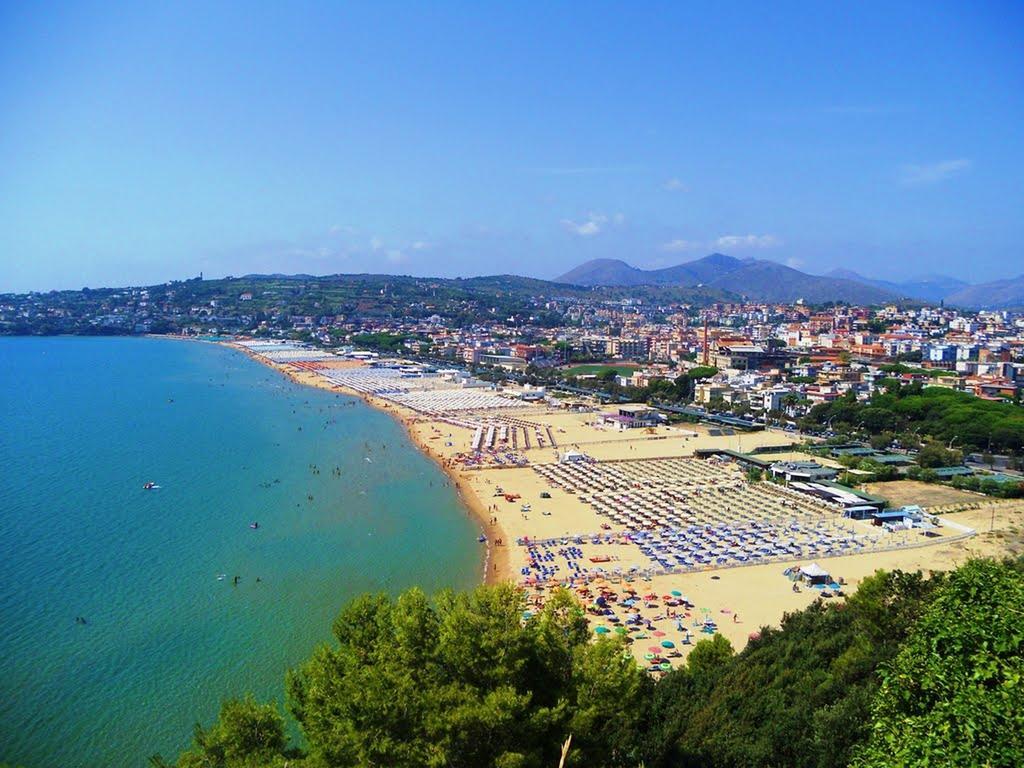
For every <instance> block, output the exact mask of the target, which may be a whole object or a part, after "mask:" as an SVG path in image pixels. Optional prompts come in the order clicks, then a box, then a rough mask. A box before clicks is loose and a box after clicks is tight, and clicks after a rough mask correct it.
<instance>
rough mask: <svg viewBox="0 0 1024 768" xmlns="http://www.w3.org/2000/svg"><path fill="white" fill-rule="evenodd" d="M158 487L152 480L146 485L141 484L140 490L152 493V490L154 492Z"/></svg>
mask: <svg viewBox="0 0 1024 768" xmlns="http://www.w3.org/2000/svg"><path fill="white" fill-rule="evenodd" d="M159 487H160V486H159V485H157V484H156V483H154V482H153V481H152V480H150V481H149V482H148V483H143V485H142V490H144V491H152V490H155V489H157V488H159Z"/></svg>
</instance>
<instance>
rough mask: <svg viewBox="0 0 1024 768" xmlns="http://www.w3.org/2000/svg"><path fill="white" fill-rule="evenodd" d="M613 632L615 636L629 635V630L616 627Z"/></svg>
mask: <svg viewBox="0 0 1024 768" xmlns="http://www.w3.org/2000/svg"><path fill="white" fill-rule="evenodd" d="M614 631H615V634H617V635H625V634H628V633H629V630H628V629H626V628H625V627H616V628H615V630H614Z"/></svg>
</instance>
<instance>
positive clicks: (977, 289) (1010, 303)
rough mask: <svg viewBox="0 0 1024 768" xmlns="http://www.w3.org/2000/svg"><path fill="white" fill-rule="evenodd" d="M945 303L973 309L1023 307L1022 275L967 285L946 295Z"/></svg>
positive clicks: (1023, 279) (1023, 278) (1023, 276)
mask: <svg viewBox="0 0 1024 768" xmlns="http://www.w3.org/2000/svg"><path fill="white" fill-rule="evenodd" d="M946 303H947V304H952V305H954V306H959V307H971V308H973V309H1017V308H1020V307H1024V275H1018V276H1017V277H1011V278H1008V279H1006V280H993V281H992V282H990V283H980V284H978V285H969V286H967V287H966V288H963V289H961V290H959V291H956V292H955V293H951V294H950V295H949V296H947V297H946Z"/></svg>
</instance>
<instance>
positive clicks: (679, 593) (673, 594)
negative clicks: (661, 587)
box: [672, 589, 683, 597]
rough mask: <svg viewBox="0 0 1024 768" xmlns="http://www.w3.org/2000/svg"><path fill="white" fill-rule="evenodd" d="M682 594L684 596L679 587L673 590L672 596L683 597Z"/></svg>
mask: <svg viewBox="0 0 1024 768" xmlns="http://www.w3.org/2000/svg"><path fill="white" fill-rule="evenodd" d="M682 596H683V593H682V592H680V591H679V590H678V589H673V590H672V597H682Z"/></svg>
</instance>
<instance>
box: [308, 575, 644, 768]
mask: <svg viewBox="0 0 1024 768" xmlns="http://www.w3.org/2000/svg"><path fill="white" fill-rule="evenodd" d="M524 608H525V603H524V597H523V594H522V592H521V591H520V590H519V589H518V588H516V587H515V586H513V585H511V584H506V585H501V586H497V587H480V588H478V589H476V590H474V591H472V592H469V593H460V594H453V593H441V594H440V595H438V596H437V597H436V598H435V599H434V601H433V602H431V601H429V600H428V599H427V598H426V596H425V595H423V593H422V592H419V591H418V590H410V591H408V592H405V593H403V594H402V595H401V596H399V598H398V599H397V600H392V599H391V598H388V597H387V596H384V595H375V596H367V597H363V598H360V599H357V600H356V601H354V602H353V603H350V604H349V605H348V606H347V607H346V608H345V609H344V610H343V611H342V613H341V615H340V616H339V617H338V620H337V621H336V622H335V625H334V634H335V638H336V639H337V641H338V644H337V646H335V647H327V646H324V647H321V648H320V649H318V650H317V651H316V653H315V654H314V656H313V658H312V659H311V660H310V661H309V662H307V663H306V664H304V665H303V666H302V667H301V668H300V669H299V670H298V671H297V672H296V673H294V674H292V675H291V676H290V677H289V684H288V688H289V702H290V707H291V710H292V712H293V714H294V715H295V718H296V719H297V720H298V722H299V724H300V725H301V726H302V730H303V732H304V734H305V736H306V739H307V741H308V743H309V747H310V753H311V756H312V757H313V758H315V759H316V760H318V761H319V762H320V763H322V764H324V765H327V766H356V765H360V766H361V765H389V766H410V768H411V766H423V765H427V766H433V765H437V766H442V765H443V766H466V767H467V768H469V767H470V766H513V765H524V766H525V765H531V766H532V765H542V764H543V765H553V764H556V763H557V760H558V756H559V753H560V748H561V744H562V743H563V741H564V740H565V738H566V736H567V735H568V734H570V733H571V734H572V737H573V740H572V750H571V752H570V755H569V762H568V765H589V764H593V762H594V759H598V758H596V757H595V756H598V755H599V756H600V757H599V760H600V762H602V763H603V764H605V765H632V764H635V759H634V751H633V746H632V745H634V744H635V743H636V741H637V738H636V736H635V731H636V730H637V728H639V725H640V724H641V722H642V720H643V712H644V706H643V702H644V699H645V698H646V697H647V696H648V695H649V687H650V685H651V683H650V681H649V680H648V679H647V678H646V676H645V675H644V674H643V672H642V671H641V670H640V669H639V667H637V665H636V664H635V663H634V662H633V660H632V658H630V659H626V658H625V657H624V656H623V644H622V642H621V640H617V639H616V640H599V641H597V642H596V643H592V642H590V633H589V632H588V630H587V624H586V620H585V618H584V615H583V611H582V607H581V606H580V604H579V603H578V602H577V601H576V600H575V598H573V596H572V595H571V594H569V593H567V592H557V593H555V594H554V595H553V596H552V598H551V599H549V601H548V603H547V604H546V605H545V607H544V609H543V610H542V611H541V612H540V614H539V615H538V616H536V617H534V618H533V619H531V620H530V621H528V622H525V623H524V622H523V620H522V615H523V610H524Z"/></svg>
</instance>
